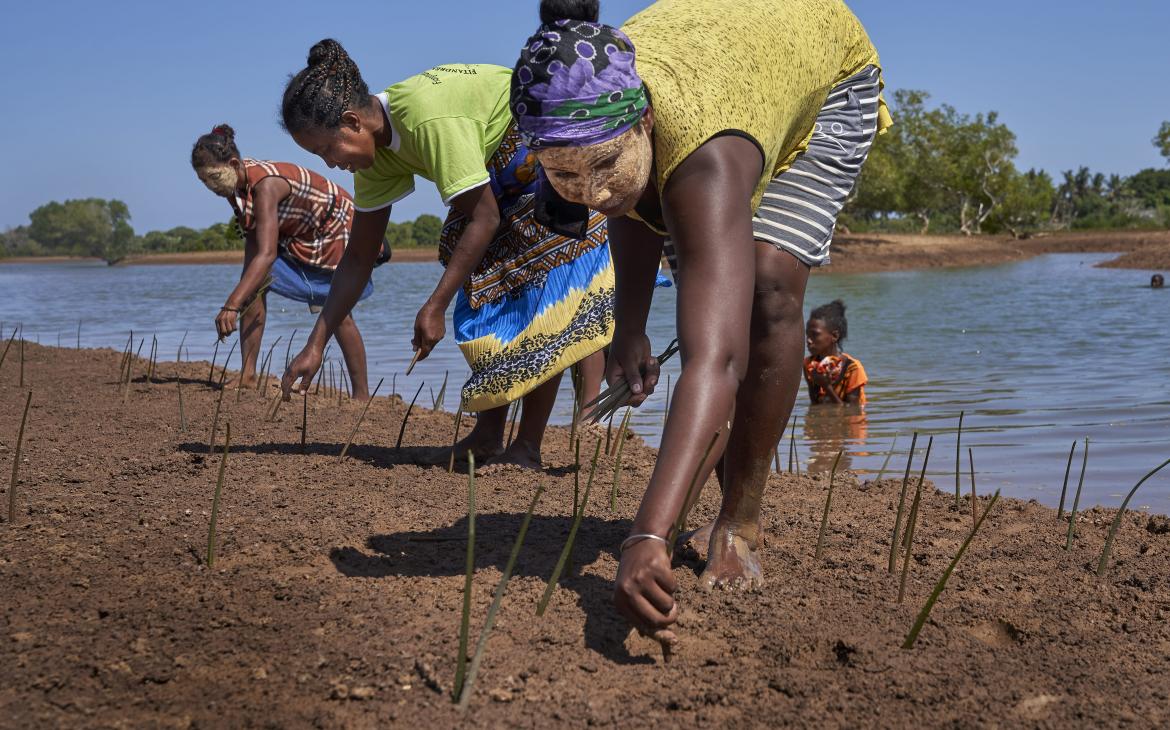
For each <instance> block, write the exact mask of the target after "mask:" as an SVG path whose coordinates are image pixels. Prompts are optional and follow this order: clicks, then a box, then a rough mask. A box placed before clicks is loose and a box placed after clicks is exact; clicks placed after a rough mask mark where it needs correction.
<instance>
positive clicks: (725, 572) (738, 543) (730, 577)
mask: <svg viewBox="0 0 1170 730" xmlns="http://www.w3.org/2000/svg"><path fill="white" fill-rule="evenodd" d="M758 542H759V541H758V539H757V540H750V541H749V539H748V538H747V537H745V536H743V535H742V534H740V532H739V531H738V530H737V529H736V528H734V527H731V526H730V525H726V524H723V523H720V522H718V521H717V522H716V523H715V525H714V526H713V529H712V531H711V547H710V549H709V552H708V554H707V567H706V569H704V570H703V574H702V575H701V576H699V581H700V583H701V584H702V586H703V587H704V588H706V589H708V590H711V589H714V588H720V589H723V590H752V589H753V588H759V587H760V586H762V585H763V584H764V580H763V573H762V572H761V570H760V556H759V553H758V549H759V544H758Z"/></svg>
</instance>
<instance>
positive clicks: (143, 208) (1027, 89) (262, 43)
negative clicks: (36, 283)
mask: <svg viewBox="0 0 1170 730" xmlns="http://www.w3.org/2000/svg"><path fill="white" fill-rule="evenodd" d="M647 4H648V3H647V2H646V0H602V14H603V18H602V19H603V20H605V21H607V22H610V23H615V24H617V23H620V22H621V21H623V20H624V19H625V18H627V17H629V16H630V15H632V14H633V13H634V12H636V11H638V10H639V9H641V8H642V7H644V6H645V5H647ZM851 6H852V8H853V9H854V11H855V12H856V13H857V15H858V16H859V17H860V18H861V20H862V22H863V23H864V24H865V25H866V27H867V28H868V30H869V33H870V36H871V37H872V38H873V40H874V42H875V44H876V45H877V47H878V50H879V51H880V52H881V54H882V61H883V66H884V67H885V73H886V79H887V83H888V85H889V86H890V87H892V88H917V89H925V90H927V91H929V92H930V93H931V94H932V95H933V98H934V100H935V101H939V102H946V103H949V104H952V105H954V106H956V107H957V108H958V109H959V110H960V111H964V112H976V111H987V110H997V111H999V112H1000V115H1001V119H1002V121H1004V122H1005V123H1006V124H1007V125H1008V126H1009V127H1011V128H1012V129H1013V130H1014V131H1015V132H1016V134H1017V135H1018V143H1019V147H1020V156H1019V158H1018V160H1017V163H1018V164H1019V165H1020V166H1021V167H1024V168H1027V167H1033V166H1034V167H1040V168H1043V169H1046V170H1049V171H1050V172H1053V173H1058V172H1059V171H1060V170H1063V169H1067V168H1071V167H1075V166H1078V165H1088V166H1090V167H1091V168H1093V169H1094V170H1099V171H1102V172H1106V173H1112V172H1116V173H1120V174H1131V173H1133V172H1135V171H1137V170H1139V169H1141V168H1143V167H1151V166H1161V165H1163V164H1164V161H1163V160H1162V158H1161V157H1159V156H1158V154H1157V151H1156V150H1155V149H1154V147H1153V146H1152V145H1151V144H1150V139H1151V138H1152V137H1153V135H1154V133H1155V131H1156V130H1157V127H1158V125H1159V124H1160V123H1161V121H1162V120H1164V119H1170V83H1168V82H1167V71H1168V70H1170V44H1167V43H1166V40H1165V33H1166V28H1167V27H1170V3H1166V2H1165V0H1159V1H1155V0H1123V1H1122V2H1115V3H1102V2H1084V1H1078V0H1066V1H1065V2H1055V1H1050V0H1014V1H1013V2H1006V1H1002V0H984V2H980V3H969V2H957V1H955V0H933V1H927V0H909V1H907V0H897V1H896V2H890V1H889V0H854V1H853V2H852V3H851ZM536 7H537V2H536V0H505V1H504V2H498V1H497V2H489V1H487V0H450V1H445V0H431V1H430V2H418V1H417V0H410V1H408V2H403V1H400V0H383V1H382V2H366V1H365V0H347V1H346V2H344V3H335V2H323V1H320V0H319V1H318V2H302V1H300V0H282V2H279V3H276V2H259V1H255V2H241V3H236V2H206V3H169V2H158V0H155V1H153V2H117V1H112V2H102V3H95V2H92V1H89V2H53V1H51V0H49V1H44V2H33V3H17V4H13V5H11V6H10V7H9V9H8V10H7V11H6V12H5V15H4V21H3V24H2V27H0V64H2V67H3V72H2V73H0V92H2V98H3V112H2V113H0V160H2V161H3V166H4V174H3V176H2V179H0V230H2V229H5V228H7V227H10V226H14V225H20V224H22V223H26V222H27V215H28V213H29V211H31V210H32V209H33V208H35V207H36V206H38V205H41V204H43V203H45V202H47V201H50V200H62V199H65V198H74V197H89V196H96V197H106V198H120V199H122V200H124V201H126V202H127V203H128V204H129V206H130V210H131V213H132V214H133V216H134V221H133V222H134V226H135V229H136V230H138V231H139V232H145V231H147V230H151V229H156V228H169V227H171V226H176V225H190V226H205V225H207V224H209V223H212V222H215V221H218V220H225V219H227V218H228V216H229V209H228V207H227V205H226V204H225V203H224V202H223V201H222V200H220V199H217V198H215V197H214V196H212V195H211V194H210V193H208V192H207V191H206V190H205V189H204V188H203V187H202V186H201V185H200V184H199V182H198V180H196V178H195V176H194V174H193V173H192V172H191V169H190V167H189V164H188V155H189V153H190V147H191V144H192V143H193V142H194V140H195V138H196V136H198V135H199V134H201V133H203V132H204V131H206V130H208V129H210V128H211V126H212V125H214V124H215V123H217V122H221V121H225V122H228V123H230V124H231V125H232V126H234V127H235V128H236V131H237V140H238V142H239V143H240V146H241V149H242V151H243V152H244V154H246V155H251V156H255V157H266V158H270V159H281V160H289V161H292V162H298V163H301V164H305V165H308V166H311V167H315V168H319V169H323V165H322V164H321V163H320V162H319V161H318V160H317V159H316V158H313V157H311V156H309V155H308V154H306V153H304V152H302V151H301V150H300V149H299V148H297V146H296V145H295V144H293V143H292V141H291V140H290V139H289V138H288V137H287V136H286V135H285V134H284V133H283V132H282V131H281V130H280V128H279V127H278V126H277V124H276V116H277V104H278V101H279V98H280V94H281V91H282V90H283V88H284V82H285V79H286V77H287V75H288V74H289V73H291V72H294V71H296V70H298V69H300V68H301V66H302V65H303V63H304V58H305V55H306V53H307V51H308V49H309V46H310V45H312V44H313V43H314V42H315V41H317V40H319V39H320V38H323V37H327V36H332V37H335V38H337V39H339V40H340V41H341V42H342V43H344V44H345V46H346V48H347V49H348V50H349V52H350V54H351V55H352V56H353V57H354V58H355V59H356V60H357V62H358V64H359V66H360V67H361V69H362V72H363V74H364V76H365V77H366V80H367V82H368V83H369V84H370V86H371V87H378V88H381V87H384V86H387V85H389V84H390V83H393V82H394V81H396V80H398V79H400V78H403V77H406V76H409V75H411V74H413V73H417V72H418V71H421V70H423V69H426V68H428V67H430V66H433V65H436V64H439V63H451V62H469V63H479V62H483V63H500V64H504V65H509V66H510V65H511V64H512V62H513V61H514V60H515V55H516V51H517V49H518V48H519V46H520V44H521V43H522V41H523V40H524V38H526V37H527V36H528V35H529V34H530V33H531V32H532V31H533V30H534V29H535V26H536V20H535V16H536ZM505 8H506V9H507V10H506V12H505V10H503V9H505ZM333 177H334V179H336V180H337V181H338V182H340V183H342V184H344V185H346V187H351V184H350V180H349V179H348V177H349V176H348V175H345V174H335V175H333ZM423 212H432V213H441V212H442V205H441V203H440V202H439V198H438V196H437V195H436V194H435V193H434V189H433V186H431V185H430V184H429V183H426V182H425V181H424V182H422V183H420V184H419V185H418V192H416V193H415V194H414V195H413V196H411V197H410V198H408V199H407V200H405V201H403V202H401V203H399V204H398V205H396V206H395V210H394V215H393V218H394V219H395V220H404V219H410V218H413V217H415V216H416V215H418V214H419V213H423Z"/></svg>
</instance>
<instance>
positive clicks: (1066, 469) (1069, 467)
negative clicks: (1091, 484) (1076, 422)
mask: <svg viewBox="0 0 1170 730" xmlns="http://www.w3.org/2000/svg"><path fill="white" fill-rule="evenodd" d="M1076 450H1077V441H1076V439H1073V442H1072V447H1071V448H1070V449H1069V450H1068V463H1067V464H1065V465H1064V484H1062V485H1061V486H1060V506H1059V507H1057V508H1056V519H1057V520H1058V521H1059V520H1060V518H1061V517H1064V497H1065V495H1066V494H1067V493H1068V473H1069V472H1070V471H1072V459H1073V453H1074V452H1076Z"/></svg>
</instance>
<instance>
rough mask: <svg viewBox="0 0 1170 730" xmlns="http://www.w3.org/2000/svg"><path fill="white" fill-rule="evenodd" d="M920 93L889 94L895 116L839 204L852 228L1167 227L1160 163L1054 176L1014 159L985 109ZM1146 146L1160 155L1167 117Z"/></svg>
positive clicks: (1166, 139)
mask: <svg viewBox="0 0 1170 730" xmlns="http://www.w3.org/2000/svg"><path fill="white" fill-rule="evenodd" d="M929 102H930V95H929V94H927V93H926V92H924V91H914V90H899V91H896V92H894V94H893V95H892V103H891V105H890V106H891V110H890V111H891V113H892V114H893V115H894V121H895V124H894V126H893V127H892V128H890V129H889V130H888V131H887V132H886V133H885V134H884V135H881V136H879V137H878V138H877V139H876V140H875V141H874V144H873V147H872V149H871V151H870V155H869V160H868V162H867V163H866V165H865V167H864V168H863V169H862V173H861V177H860V179H859V180H858V183H857V186H856V188H855V189H854V190H853V192H852V194H851V195H850V197H849V200H848V201H847V203H846V206H845V208H844V210H843V212H842V216H841V224H842V225H843V226H845V227H846V228H847V229H849V230H853V231H904V232H914V233H963V234H966V235H973V234H978V233H1009V234H1011V235H1013V236H1016V237H1023V236H1027V235H1030V234H1032V233H1035V232H1037V231H1041V230H1057V231H1058V230H1069V229H1087V228H1166V227H1170V170H1168V169H1154V168H1149V169H1145V170H1141V171H1139V172H1137V173H1135V174H1133V175H1131V176H1129V177H1123V176H1120V175H1105V174H1104V173H1100V172H1093V171H1091V170H1089V168H1087V167H1081V168H1078V169H1077V170H1067V171H1065V172H1063V173H1062V174H1061V177H1060V179H1059V180H1054V179H1053V178H1052V177H1051V176H1050V175H1049V174H1048V173H1047V172H1045V171H1043V170H1034V169H1032V170H1027V171H1021V170H1019V169H1018V168H1017V167H1016V165H1015V158H1016V155H1017V153H1018V149H1017V148H1016V136H1015V134H1014V133H1013V132H1012V131H1011V130H1010V129H1008V127H1007V125H1005V124H1004V123H1003V122H1001V121H1000V119H999V115H998V114H996V113H995V112H987V113H977V114H974V115H971V114H964V113H960V112H959V111H958V110H956V109H955V108H954V107H952V106H949V105H947V104H940V105H937V106H932V105H931V104H930V103H929ZM1153 144H1154V146H1155V147H1157V148H1158V150H1159V151H1160V152H1161V153H1162V155H1163V156H1165V157H1166V159H1167V161H1168V162H1170V122H1164V123H1163V124H1162V126H1161V128H1160V129H1159V130H1158V132H1157V134H1156V135H1155V136H1154V139H1153Z"/></svg>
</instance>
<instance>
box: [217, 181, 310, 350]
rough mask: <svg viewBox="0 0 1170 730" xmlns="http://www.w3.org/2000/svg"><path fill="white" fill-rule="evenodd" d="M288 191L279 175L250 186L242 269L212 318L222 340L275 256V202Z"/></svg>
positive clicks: (277, 228) (277, 227)
mask: <svg viewBox="0 0 1170 730" xmlns="http://www.w3.org/2000/svg"><path fill="white" fill-rule="evenodd" d="M291 192H292V188H290V187H289V184H288V181H287V180H285V179H284V178H281V177H275V176H273V177H266V178H264V179H263V180H261V181H260V182H258V183H256V185H255V186H254V187H253V188H252V196H253V197H252V200H253V205H254V206H255V210H256V230H254V231H252V232H250V233H248V234H247V237H246V239H245V244H244V271H243V273H241V274H240V282H239V283H238V284H236V287H235V288H234V289H232V293H231V294H229V295H228V298H227V301H226V302H224V305H223V306H224V308H223V309H221V310H220V312H219V315H218V316H217V317H216V318H215V329H216V332H217V333H218V334H219V338H220V339H221V340H222V339H223V338H224V337H227V336H228V335H230V334H231V333H232V332H234V331H235V330H236V327H237V325H238V322H237V319H238V317H239V314H240V311H241V310H243V308H244V306H245V305H247V303H248V300H250V299H251V298H252V296H253V295H254V294H255V293H256V290H257V289H259V288H260V285H261V284H263V283H264V278H265V277H267V276H268V272H269V270H270V269H272V262H273V261H275V260H276V252H277V244H278V242H279V240H280V221H279V220H278V219H277V215H276V206H278V205H280V201H282V200H284V199H285V198H287V197H288V196H289V194H290V193H291Z"/></svg>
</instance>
